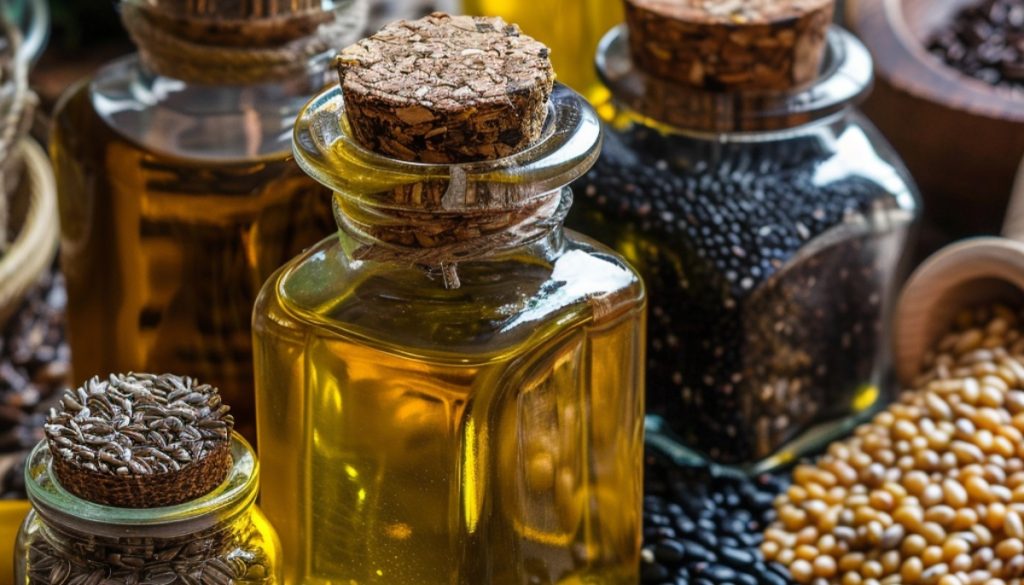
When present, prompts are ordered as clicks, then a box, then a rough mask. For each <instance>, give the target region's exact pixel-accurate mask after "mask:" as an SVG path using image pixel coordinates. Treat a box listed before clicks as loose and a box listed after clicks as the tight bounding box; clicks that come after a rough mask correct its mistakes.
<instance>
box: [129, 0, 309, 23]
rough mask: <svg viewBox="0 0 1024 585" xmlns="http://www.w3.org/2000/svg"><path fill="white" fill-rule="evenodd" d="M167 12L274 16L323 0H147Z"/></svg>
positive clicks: (196, 15) (299, 11) (231, 16)
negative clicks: (283, 0) (285, 0)
mask: <svg viewBox="0 0 1024 585" xmlns="http://www.w3.org/2000/svg"><path fill="white" fill-rule="evenodd" d="M146 3H148V4H150V5H151V6H153V7H154V8H157V9H158V10H161V11H163V12H165V13H167V14H175V15H178V16H182V17H193V18H222V19H238V20H241V19H246V18H274V17H281V16H288V15H293V14H302V13H305V12H310V11H320V10H321V7H322V5H323V1H322V0H290V1H288V2H280V1H277V0H146Z"/></svg>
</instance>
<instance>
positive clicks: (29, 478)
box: [25, 433, 260, 538]
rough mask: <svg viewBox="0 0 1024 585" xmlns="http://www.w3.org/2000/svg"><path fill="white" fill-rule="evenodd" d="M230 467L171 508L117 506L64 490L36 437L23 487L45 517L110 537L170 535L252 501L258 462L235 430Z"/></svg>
mask: <svg viewBox="0 0 1024 585" xmlns="http://www.w3.org/2000/svg"><path fill="white" fill-rule="evenodd" d="M231 459H232V465H231V469H230V470H229V471H228V475H227V477H226V478H225V479H224V481H223V482H221V484H220V485H219V486H217V487H216V488H215V489H214V490H213V491H211V492H210V493H208V494H206V495H204V496H202V497H199V498H196V499H194V500H190V501H188V502H184V503H181V504H177V505H174V506H165V507H160V508H119V507H115V506H105V505H103V504H97V503H95V502H90V501H88V500H85V499H83V498H80V497H78V496H76V495H74V494H72V493H71V492H69V491H68V490H67V489H65V488H64V487H63V486H62V485H61V484H60V481H59V480H58V479H57V475H56V473H55V472H54V470H53V468H52V462H53V454H52V453H51V452H50V449H49V446H48V445H47V442H46V440H43V441H40V442H39V443H38V444H37V445H36V446H35V447H34V448H33V449H32V452H31V454H29V457H28V461H27V462H26V464H25V487H26V491H27V492H28V499H29V501H30V502H31V504H32V507H33V509H34V510H35V511H36V512H37V513H39V515H40V516H42V517H43V518H44V519H45V520H48V521H53V522H55V523H57V525H59V526H62V527H66V528H71V529H75V530H78V531H80V532H83V533H86V534H94V535H97V536H105V537H110V538H118V537H126V536H127V537H130V536H135V535H147V536H151V535H153V534H154V533H159V536H161V537H166V538H171V537H177V536H184V535H188V534H194V533H197V532H200V531H203V530H207V529H209V528H212V527H215V526H217V525H223V524H226V523H230V521H231V520H232V519H234V518H235V517H237V515H238V514H240V513H243V512H244V511H245V510H247V509H248V508H249V507H250V506H252V504H253V503H255V501H256V495H257V493H258V492H259V475H260V473H259V461H258V460H257V458H256V453H255V451H254V450H253V448H252V446H251V445H249V443H248V442H247V441H246V440H245V439H244V438H242V436H241V435H239V434H238V433H233V434H232V437H231Z"/></svg>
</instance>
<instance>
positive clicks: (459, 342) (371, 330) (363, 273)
mask: <svg viewBox="0 0 1024 585" xmlns="http://www.w3.org/2000/svg"><path fill="white" fill-rule="evenodd" d="M342 242H343V240H341V239H339V238H338V237H331V238H328V239H326V240H324V241H323V242H321V243H320V244H319V245H317V246H316V247H314V248H312V249H311V250H309V251H307V252H306V253H305V254H304V255H302V256H300V257H298V258H296V259H294V260H293V261H292V262H290V263H289V264H287V265H285V266H284V267H283V268H281V270H279V271H278V273H277V274H275V275H274V276H273V277H271V279H270V280H269V281H268V282H267V284H266V285H265V286H264V288H263V291H262V293H261V294H260V298H259V300H258V301H257V305H256V311H255V317H254V320H255V324H254V326H255V329H256V330H257V335H260V334H261V332H264V333H269V331H268V330H269V329H274V330H275V331H274V333H273V334H275V335H285V336H289V335H291V336H296V337H305V336H316V337H325V338H337V337H341V338H347V339H356V340H358V341H359V342H361V343H364V344H369V345H371V346H375V347H377V348H378V349H382V350H384V351H386V352H389V353H397V354H405V355H407V356H410V357H413V358H423V359H430V360H435V361H436V360H447V359H450V360H452V361H461V362H475V363H482V362H487V361H491V360H496V359H509V358H510V357H514V354H515V353H517V352H520V351H523V350H524V349H526V348H529V347H532V346H534V345H535V344H536V343H540V342H541V341H542V340H545V339H550V338H553V337H557V336H559V335H560V334H562V333H564V332H566V331H569V330H571V329H574V328H577V327H586V326H595V325H598V324H600V323H601V322H606V321H607V322H617V321H618V320H620V319H623V318H637V315H638V314H639V312H640V311H641V310H642V309H643V307H644V303H645V292H644V288H643V284H642V281H641V279H640V277H639V276H638V275H637V273H636V272H635V271H634V269H633V268H632V267H631V266H630V265H629V264H628V263H627V262H626V261H625V260H624V259H623V258H622V257H620V256H619V255H618V254H616V253H615V252H612V251H611V250H609V249H608V248H606V247H604V246H603V245H601V244H598V243H596V242H594V241H592V240H589V239H588V238H586V237H584V236H581V235H579V234H576V233H574V232H569V231H566V232H564V233H556V234H553V235H552V236H551V237H550V238H549V240H547V241H544V242H539V243H537V244H534V245H533V246H530V247H525V248H522V249H520V250H518V251H516V252H512V253H507V254H504V255H501V256H498V257H494V258H490V259H488V260H485V261H475V262H466V263H462V264H460V265H459V267H458V273H459V277H460V280H461V283H462V286H461V287H460V288H458V289H455V290H448V289H445V287H444V286H443V285H442V281H441V275H440V274H432V273H430V272H429V271H428V270H425V269H423V268H421V267H415V266H402V265H397V264H389V263H381V262H362V261H359V260H352V259H351V257H350V256H349V254H348V253H347V252H346V250H345V246H344V244H343V243H342Z"/></svg>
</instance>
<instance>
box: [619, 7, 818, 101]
mask: <svg viewBox="0 0 1024 585" xmlns="http://www.w3.org/2000/svg"><path fill="white" fill-rule="evenodd" d="M833 11H834V2H833V0H626V21H627V23H628V24H629V31H630V50H631V53H632V55H633V60H634V62H635V63H636V65H637V66H638V67H640V68H641V69H643V70H644V71H646V72H647V73H648V74H650V75H653V76H656V77H659V78H662V79H666V80H669V81H674V82H678V83H681V84H685V85H688V86H692V87H697V88H701V89H706V90H711V91H722V90H745V89H754V90H788V89H793V88H797V87H800V86H802V85H806V84H808V83H810V82H812V81H813V80H814V79H815V78H817V76H818V72H819V69H820V67H821V62H822V59H823V57H824V53H825V40H826V36H827V32H828V27H829V25H830V23H831V21H832V13H833Z"/></svg>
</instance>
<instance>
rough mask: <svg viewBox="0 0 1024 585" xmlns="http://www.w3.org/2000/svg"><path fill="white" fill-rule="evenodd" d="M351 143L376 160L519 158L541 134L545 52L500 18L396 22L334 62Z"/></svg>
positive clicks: (548, 74) (548, 80)
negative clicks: (381, 157) (377, 155)
mask: <svg viewBox="0 0 1024 585" xmlns="http://www.w3.org/2000/svg"><path fill="white" fill-rule="evenodd" d="M336 64H337V68H338V75H339V78H340V82H341V88H342V93H343V94H344V97H345V109H346V113H347V115H348V121H349V125H350V127H351V129H352V133H353V135H354V137H355V138H356V140H357V141H359V143H360V144H362V145H363V146H365V147H366V148H368V149H370V150H373V151H375V152H377V153H380V154H383V155H385V156H390V157H394V158H397V159H401V160H405V161H411V162H425V163H435V164H452V163H462V162H473V161H481V160H493V159H497V158H501V157H505V156H508V155H511V154H514V153H516V152H518V151H521V150H523V149H525V148H526V147H528V146H529V145H530V144H531V143H533V142H535V141H536V140H537V139H538V138H539V137H540V135H541V131H542V130H543V126H544V120H545V117H546V114H547V102H548V98H549V97H550V95H551V91H552V88H553V84H554V70H553V69H552V66H551V61H550V58H549V51H548V48H547V47H546V46H544V45H543V44H542V43H540V42H538V41H536V40H534V39H532V38H530V37H528V36H526V35H524V34H522V32H521V31H520V29H519V27H518V26H516V25H511V24H507V23H506V22H505V21H504V20H502V19H501V18H490V17H470V16H450V15H447V14H442V13H434V14H432V15H430V16H427V17H425V18H423V19H420V20H416V21H399V22H397V23H394V24H391V25H388V26H387V27H385V28H384V29H382V30H381V31H380V32H379V33H377V34H375V35H373V36H372V37H370V38H368V39H364V40H362V41H360V42H359V43H356V44H355V45H352V46H350V47H348V48H347V49H345V50H344V51H342V52H341V54H340V55H339V56H338V57H337V60H336Z"/></svg>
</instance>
